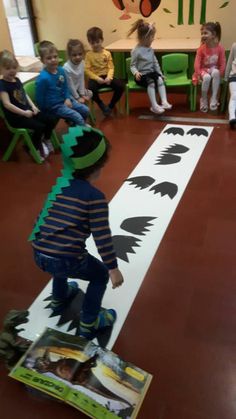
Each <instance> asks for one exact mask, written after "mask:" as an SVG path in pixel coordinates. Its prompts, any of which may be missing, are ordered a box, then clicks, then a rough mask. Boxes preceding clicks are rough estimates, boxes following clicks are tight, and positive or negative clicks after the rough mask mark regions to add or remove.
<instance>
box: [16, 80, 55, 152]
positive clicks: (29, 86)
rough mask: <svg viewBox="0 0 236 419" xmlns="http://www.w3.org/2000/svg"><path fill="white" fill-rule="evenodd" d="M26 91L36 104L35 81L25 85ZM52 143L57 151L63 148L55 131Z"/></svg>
mask: <svg viewBox="0 0 236 419" xmlns="http://www.w3.org/2000/svg"><path fill="white" fill-rule="evenodd" d="M24 90H25V92H26V93H27V95H28V96H29V97H30V99H31V100H32V101H33V102H34V103H35V104H36V100H35V94H36V91H35V80H31V81H28V82H26V83H24ZM51 141H52V144H53V147H54V148H55V149H60V148H61V146H60V141H59V140H58V138H57V135H56V133H55V131H54V130H53V131H52V136H51Z"/></svg>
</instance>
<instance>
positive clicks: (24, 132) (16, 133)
mask: <svg viewBox="0 0 236 419" xmlns="http://www.w3.org/2000/svg"><path fill="white" fill-rule="evenodd" d="M0 118H2V119H3V120H4V122H5V125H6V127H7V129H8V131H10V132H11V133H12V134H13V137H12V140H11V142H10V144H9V146H8V147H7V150H6V151H5V153H4V155H3V158H2V161H7V160H9V158H10V156H11V154H12V152H13V150H14V148H15V146H16V144H17V142H18V140H19V139H20V138H21V137H23V139H24V142H25V144H27V146H28V148H29V151H30V154H31V156H32V157H33V159H34V160H35V161H36V163H38V164H41V163H42V160H41V158H40V155H39V154H38V152H37V150H36V148H35V147H34V145H33V143H32V140H31V137H30V134H29V132H30V130H28V129H26V128H13V127H12V126H11V125H10V124H9V123H8V121H7V119H6V118H5V115H4V111H3V108H2V104H1V103H0Z"/></svg>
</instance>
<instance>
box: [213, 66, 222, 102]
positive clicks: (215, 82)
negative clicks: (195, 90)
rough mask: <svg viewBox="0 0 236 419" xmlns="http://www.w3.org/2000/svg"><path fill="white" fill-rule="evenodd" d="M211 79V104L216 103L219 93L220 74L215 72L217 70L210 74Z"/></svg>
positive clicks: (217, 71)
mask: <svg viewBox="0 0 236 419" xmlns="http://www.w3.org/2000/svg"><path fill="white" fill-rule="evenodd" d="M211 77H212V96H211V102H212V103H213V104H215V103H217V102H218V99H217V98H218V91H219V87H220V72H219V70H217V68H215V69H214V70H213V71H212V73H211Z"/></svg>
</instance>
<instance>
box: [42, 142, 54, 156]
mask: <svg viewBox="0 0 236 419" xmlns="http://www.w3.org/2000/svg"><path fill="white" fill-rule="evenodd" d="M44 144H45V145H46V147H47V148H48V151H49V153H53V152H54V147H53V145H52V142H51V140H44Z"/></svg>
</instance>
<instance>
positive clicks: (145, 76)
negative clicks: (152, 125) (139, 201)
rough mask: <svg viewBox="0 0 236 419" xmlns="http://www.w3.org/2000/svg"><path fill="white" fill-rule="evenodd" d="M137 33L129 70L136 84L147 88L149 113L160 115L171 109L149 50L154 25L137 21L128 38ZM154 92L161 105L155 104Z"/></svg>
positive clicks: (156, 62) (156, 64)
mask: <svg viewBox="0 0 236 419" xmlns="http://www.w3.org/2000/svg"><path fill="white" fill-rule="evenodd" d="M134 31H137V35H138V44H137V45H136V47H135V48H134V49H133V50H132V51H131V65H130V70H131V72H132V74H133V75H134V79H135V81H136V83H137V84H138V85H140V86H143V87H145V88H147V94H148V97H149V100H150V103H151V108H150V111H151V112H153V113H156V114H162V113H163V112H165V109H171V108H172V105H171V104H170V103H168V101H167V96H166V87H165V84H164V81H163V80H164V76H163V74H162V71H161V68H160V66H159V63H158V61H157V58H156V56H155V52H154V50H153V49H152V48H151V44H152V41H153V40H154V36H155V34H156V28H155V25H154V24H152V23H148V22H145V21H144V20H143V19H139V20H137V21H136V22H134V24H133V25H132V27H131V29H130V31H129V33H128V36H129V35H131V34H132V33H133V32H134ZM156 92H158V93H159V95H160V98H161V105H159V104H158V103H157V100H156Z"/></svg>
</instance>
